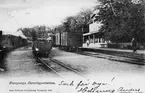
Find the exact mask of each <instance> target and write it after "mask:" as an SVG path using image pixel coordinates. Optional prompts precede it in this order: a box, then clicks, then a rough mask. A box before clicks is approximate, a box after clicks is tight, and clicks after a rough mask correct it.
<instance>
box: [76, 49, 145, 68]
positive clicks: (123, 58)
mask: <svg viewBox="0 0 145 93" xmlns="http://www.w3.org/2000/svg"><path fill="white" fill-rule="evenodd" d="M75 53H77V54H81V55H86V56H91V57H96V58H103V59H108V60H112V61H119V62H126V63H131V64H138V65H144V64H145V59H144V58H143V57H142V56H141V57H140V56H139V55H137V54H136V55H137V56H135V57H133V56H131V54H130V55H128V56H127V54H119V53H114V54H113V53H111V54H109V53H104V52H103V53H100V52H99V53H97V52H89V51H83V52H75Z"/></svg>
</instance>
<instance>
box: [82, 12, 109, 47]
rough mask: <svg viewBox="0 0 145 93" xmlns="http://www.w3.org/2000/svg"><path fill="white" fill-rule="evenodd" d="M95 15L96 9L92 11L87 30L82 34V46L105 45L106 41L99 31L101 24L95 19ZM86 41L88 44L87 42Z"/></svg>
mask: <svg viewBox="0 0 145 93" xmlns="http://www.w3.org/2000/svg"><path fill="white" fill-rule="evenodd" d="M96 17H97V11H94V12H93V14H92V15H91V20H90V22H89V32H88V33H85V34H83V47H94V48H95V47H107V41H105V39H104V38H102V36H101V34H100V32H99V29H100V27H101V25H102V24H101V23H100V22H98V21H96ZM88 42H89V44H87V43H88Z"/></svg>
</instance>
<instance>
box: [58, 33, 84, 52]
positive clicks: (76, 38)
mask: <svg viewBox="0 0 145 93" xmlns="http://www.w3.org/2000/svg"><path fill="white" fill-rule="evenodd" d="M82 44H83V33H82V32H60V33H56V34H55V46H57V47H59V48H60V49H63V50H67V51H77V50H79V47H82Z"/></svg>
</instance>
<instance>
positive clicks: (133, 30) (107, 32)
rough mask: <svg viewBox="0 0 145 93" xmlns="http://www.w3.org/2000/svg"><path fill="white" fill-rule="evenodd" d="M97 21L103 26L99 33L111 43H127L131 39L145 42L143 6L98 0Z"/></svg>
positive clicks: (140, 4) (134, 3) (138, 3)
mask: <svg viewBox="0 0 145 93" xmlns="http://www.w3.org/2000/svg"><path fill="white" fill-rule="evenodd" d="M98 1H99V2H100V5H99V7H97V8H96V9H99V13H98V16H97V17H96V19H97V21H100V22H101V23H102V24H103V25H102V26H101V28H100V30H99V31H100V32H101V33H103V34H104V35H103V36H104V38H106V39H108V40H111V41H113V42H128V41H130V40H131V38H132V37H134V38H136V39H137V40H138V42H140V43H142V42H143V41H144V40H145V37H144V35H145V27H144V25H145V20H144V12H145V8H144V4H143V2H142V1H140V2H133V1H132V0H98Z"/></svg>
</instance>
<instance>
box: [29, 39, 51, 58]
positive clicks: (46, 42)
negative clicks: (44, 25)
mask: <svg viewBox="0 0 145 93" xmlns="http://www.w3.org/2000/svg"><path fill="white" fill-rule="evenodd" d="M52 44H53V40H52V38H51V37H49V38H37V40H35V41H33V43H32V50H33V53H34V55H36V56H42V55H45V56H47V57H48V55H49V52H50V50H51V49H52Z"/></svg>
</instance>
